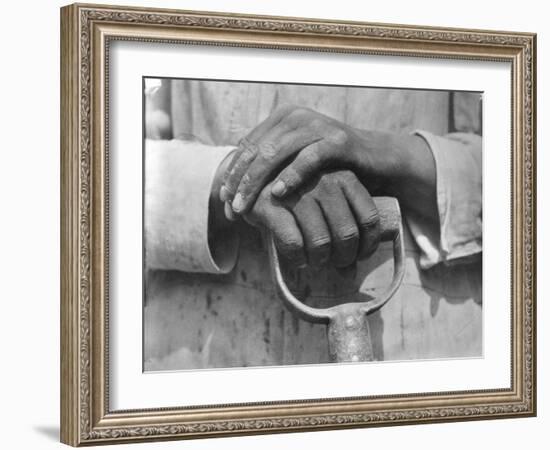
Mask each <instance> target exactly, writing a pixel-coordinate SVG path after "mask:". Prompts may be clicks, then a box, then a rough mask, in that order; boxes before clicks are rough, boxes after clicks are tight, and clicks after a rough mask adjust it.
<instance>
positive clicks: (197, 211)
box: [144, 140, 238, 273]
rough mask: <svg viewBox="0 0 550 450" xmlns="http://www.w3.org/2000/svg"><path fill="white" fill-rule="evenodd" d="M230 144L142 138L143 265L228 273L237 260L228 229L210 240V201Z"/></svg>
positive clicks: (234, 242) (234, 236)
mask: <svg viewBox="0 0 550 450" xmlns="http://www.w3.org/2000/svg"><path fill="white" fill-rule="evenodd" d="M233 149H234V147H228V146H224V147H214V146H210V145H203V144H201V143H197V142H185V141H180V140H171V141H167V140H164V141H162V140H146V141H145V169H144V172H145V179H144V183H145V187H144V236H145V242H144V245H145V259H146V267H148V268H152V269H165V270H180V271H184V272H202V273H228V272H230V271H231V270H232V269H233V267H234V265H235V262H236V259H237V254H238V236H237V234H236V232H235V231H234V230H232V229H228V230H227V232H224V235H223V236H217V239H216V241H215V242H214V240H213V239H209V202H210V194H211V191H212V185H213V183H214V178H215V175H216V171H217V170H218V167H219V166H220V164H221V163H222V161H223V160H224V159H225V158H226V157H227V155H228V154H229V153H230V152H231V151H232V150H233Z"/></svg>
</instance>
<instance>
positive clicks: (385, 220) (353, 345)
mask: <svg viewBox="0 0 550 450" xmlns="http://www.w3.org/2000/svg"><path fill="white" fill-rule="evenodd" d="M373 200H374V203H375V204H376V207H377V209H378V214H379V216H380V229H381V239H382V240H383V241H393V261H394V263H393V279H392V282H391V284H390V285H389V286H388V288H387V289H386V291H385V292H384V293H383V294H382V295H381V296H380V297H378V298H375V299H374V300H371V298H370V297H369V296H366V295H364V294H361V293H359V295H360V296H364V298H365V301H364V302H357V303H345V304H341V305H337V306H333V307H331V308H313V307H311V306H308V305H306V304H304V303H303V302H302V301H300V300H298V299H297V298H296V297H295V296H294V294H292V292H290V289H289V288H288V286H287V284H286V282H285V280H284V278H283V274H282V271H281V266H280V262H279V255H278V253H277V249H276V247H275V241H274V238H273V235H271V234H269V235H268V238H267V245H268V251H269V260H270V264H271V272H272V275H273V279H274V280H275V285H276V287H277V290H278V292H279V295H280V296H281V298H282V299H283V301H284V303H285V304H286V306H287V307H288V308H289V309H290V310H291V311H293V312H294V313H296V314H297V315H298V316H299V317H301V318H302V319H304V320H306V321H308V322H314V323H325V324H327V325H329V327H328V338H329V352H330V355H331V358H332V359H333V360H334V361H365V360H367V361H368V360H372V359H373V356H372V345H371V342H370V335H369V331H368V323H367V321H366V316H367V314H370V313H372V312H374V311H376V310H378V309H380V308H381V307H382V306H384V305H385V304H386V303H387V302H388V300H390V299H391V298H392V296H393V295H394V294H395V292H396V291H397V289H398V288H399V286H400V285H401V281H402V280H403V276H404V274H405V245H404V242H403V225H402V222H401V212H400V209H399V203H398V201H397V199H395V198H392V197H374V198H373Z"/></svg>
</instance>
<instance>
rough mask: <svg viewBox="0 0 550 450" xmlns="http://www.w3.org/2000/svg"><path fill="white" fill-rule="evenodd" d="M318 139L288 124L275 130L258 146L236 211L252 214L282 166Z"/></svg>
mask: <svg viewBox="0 0 550 450" xmlns="http://www.w3.org/2000/svg"><path fill="white" fill-rule="evenodd" d="M317 139H318V137H317V136H316V135H315V134H313V133H311V132H310V130H309V129H307V128H301V129H299V130H298V129H296V130H294V129H292V128H290V127H289V124H287V123H284V121H283V122H281V123H279V124H278V125H277V126H276V127H275V128H273V130H271V131H270V132H269V133H268V134H267V135H266V136H265V138H263V139H262V140H261V141H260V142H259V143H258V152H257V155H256V158H254V160H253V161H252V162H251V163H250V165H249V167H248V168H247V169H246V171H245V172H244V174H243V175H242V178H241V180H240V183H239V186H238V187H237V191H236V194H235V197H234V201H233V205H232V206H233V210H234V212H236V213H237V214H243V213H245V212H246V211H248V210H249V209H250V208H251V207H252V205H253V204H254V201H255V200H256V198H257V197H258V195H259V193H260V191H261V190H262V189H263V187H264V186H265V185H266V184H267V183H268V181H269V180H270V178H271V177H272V176H273V174H274V173H275V172H276V171H277V170H278V169H279V168H280V167H281V165H282V164H283V163H284V162H285V161H286V160H287V159H288V158H289V157H290V156H292V155H294V154H295V153H297V152H299V151H300V150H302V149H303V148H304V147H305V146H307V145H309V144H311V143H312V142H315V140H317Z"/></svg>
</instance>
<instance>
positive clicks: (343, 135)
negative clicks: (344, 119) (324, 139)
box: [329, 128, 349, 147]
mask: <svg viewBox="0 0 550 450" xmlns="http://www.w3.org/2000/svg"><path fill="white" fill-rule="evenodd" d="M329 135H330V138H329V139H330V142H331V143H332V144H333V145H335V146H337V147H345V146H346V145H347V144H348V142H349V136H348V133H347V132H346V131H344V130H342V129H340V128H337V129H335V130H332V131H331V132H330V133H329Z"/></svg>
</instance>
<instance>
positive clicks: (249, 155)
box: [220, 106, 296, 202]
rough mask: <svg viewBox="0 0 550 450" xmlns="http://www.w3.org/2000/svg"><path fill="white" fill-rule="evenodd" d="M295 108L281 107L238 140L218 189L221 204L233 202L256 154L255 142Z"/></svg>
mask: <svg viewBox="0 0 550 450" xmlns="http://www.w3.org/2000/svg"><path fill="white" fill-rule="evenodd" d="M295 109H296V107H294V106H282V107H279V108H277V109H276V110H275V111H273V113H271V114H270V115H269V116H268V117H267V118H266V119H265V120H264V121H262V122H260V124H259V125H257V126H256V127H255V128H254V129H253V130H252V131H251V132H250V133H249V134H248V135H247V136H246V137H244V138H243V139H241V140H240V142H239V148H238V149H237V151H236V152H235V156H234V157H233V160H232V161H231V163H230V164H229V166H228V168H227V171H226V174H225V177H224V185H223V186H222V188H221V189H220V199H221V200H222V201H223V202H227V201H229V202H231V201H233V197H234V196H235V192H236V189H237V186H238V185H239V182H240V181H241V178H242V176H243V174H244V172H245V171H246V169H247V168H248V166H249V165H250V163H251V162H252V161H253V160H254V157H255V156H256V153H257V150H258V149H257V148H256V144H255V143H256V142H259V141H260V140H261V139H262V137H263V136H265V135H266V134H268V133H269V132H270V130H272V129H273V128H274V127H275V126H277V124H279V122H281V121H282V120H283V119H284V118H285V117H286V116H288V115H289V114H291V113H292V111H294V110H295Z"/></svg>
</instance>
